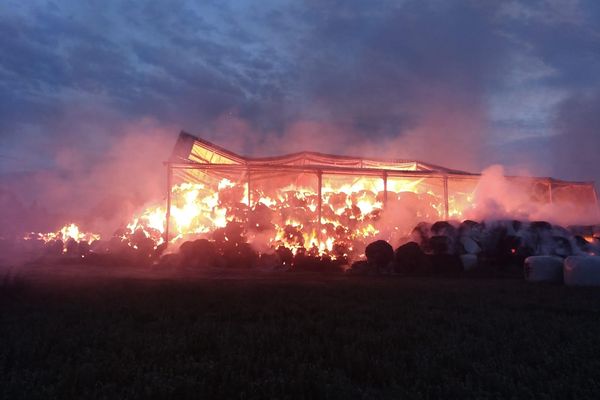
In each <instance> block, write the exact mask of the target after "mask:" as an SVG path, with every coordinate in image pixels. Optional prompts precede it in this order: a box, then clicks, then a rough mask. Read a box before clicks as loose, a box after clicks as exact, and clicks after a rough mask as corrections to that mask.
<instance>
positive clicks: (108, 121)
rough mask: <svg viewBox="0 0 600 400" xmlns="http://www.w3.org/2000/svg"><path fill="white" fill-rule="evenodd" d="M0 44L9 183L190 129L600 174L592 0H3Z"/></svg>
mask: <svg viewBox="0 0 600 400" xmlns="http://www.w3.org/2000/svg"><path fill="white" fill-rule="evenodd" d="M0 48H1V49H2V56H1V57H0V146H1V147H0V148H1V151H0V166H1V171H2V175H3V176H5V177H6V176H11V175H14V174H19V173H23V172H28V173H29V172H32V171H33V172H35V171H39V170H52V171H60V169H61V168H68V167H69V165H70V164H69V163H68V162H67V163H64V162H62V161H61V160H63V161H64V157H63V155H64V152H65V149H68V150H69V151H71V152H76V153H77V154H78V155H79V157H80V158H81V159H83V160H85V161H86V162H89V163H91V164H93V163H94V162H101V161H106V160H107V154H113V153H111V150H110V149H111V148H112V146H115V143H119V140H120V138H121V137H122V136H123V135H126V134H128V133H130V132H131V131H132V130H137V131H139V132H138V133H139V136H138V137H144V136H143V135H145V130H150V131H152V132H154V134H148V136H147V138H148V140H152V139H153V138H154V137H156V136H157V135H158V134H157V133H156V132H160V136H161V137H162V138H164V143H168V146H172V144H174V142H175V140H176V137H177V134H178V132H179V130H181V129H184V130H186V131H189V132H191V133H195V134H199V135H202V136H203V137H205V138H207V139H209V140H213V141H215V142H217V143H218V144H220V145H223V146H225V147H231V148H232V149H233V150H236V151H239V152H241V153H244V154H250V155H266V154H272V153H285V152H292V151H298V150H303V149H307V150H318V151H328V152H333V153H343V154H352V155H361V154H368V155H383V156H386V157H396V158H417V159H422V160H423V161H429V162H432V163H438V164H442V165H447V166H449V167H454V168H463V169H467V170H470V171H479V170H481V169H483V168H485V167H486V166H488V165H490V164H494V163H501V164H505V165H507V166H508V167H509V171H516V172H519V171H528V172H529V173H532V174H536V175H552V176H556V177H559V178H566V179H577V180H588V179H600V163H599V162H598V161H597V159H598V154H599V152H600V135H599V134H598V127H599V125H600V86H599V83H600V3H598V2H596V1H577V0H540V1H522V2H520V1H498V2H496V1H446V0H444V1H435V0H431V1H402V0H396V1H362V0H360V1H357V0H345V1H334V0H318V1H317V0H315V1H271V0H268V1H254V2H250V1H211V0H207V1H155V2H134V1H112V0H111V1H104V0H103V1H79V0H65V1H33V0H32V1H22V0H8V1H4V2H3V4H2V5H1V6H0ZM161 143H162V142H161ZM161 146H162V144H161ZM168 150H170V148H169V149H168ZM109 159H110V158H108V160H109ZM161 161H163V160H161V159H158V160H156V161H155V162H156V164H160V162H161Z"/></svg>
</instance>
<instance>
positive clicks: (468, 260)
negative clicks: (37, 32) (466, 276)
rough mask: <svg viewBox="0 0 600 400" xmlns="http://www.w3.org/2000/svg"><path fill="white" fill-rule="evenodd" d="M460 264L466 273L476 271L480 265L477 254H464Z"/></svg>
mask: <svg viewBox="0 0 600 400" xmlns="http://www.w3.org/2000/svg"><path fill="white" fill-rule="evenodd" d="M460 262H461V264H462V266H463V270H465V271H470V270H472V269H475V268H476V267H477V265H478V259H477V254H462V255H461V256H460Z"/></svg>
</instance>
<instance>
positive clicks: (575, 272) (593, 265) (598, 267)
mask: <svg viewBox="0 0 600 400" xmlns="http://www.w3.org/2000/svg"><path fill="white" fill-rule="evenodd" d="M563 273H564V280H565V284H566V285H568V286H600V257H598V256H571V257H567V259H566V260H565V262H564V268H563Z"/></svg>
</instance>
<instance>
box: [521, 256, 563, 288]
mask: <svg viewBox="0 0 600 400" xmlns="http://www.w3.org/2000/svg"><path fill="white" fill-rule="evenodd" d="M523 270H524V273H525V280H526V281H529V282H562V279H563V259H562V258H560V257H556V256H531V257H527V258H526V259H525V266H524V269H523Z"/></svg>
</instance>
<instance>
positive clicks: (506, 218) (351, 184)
mask: <svg viewBox="0 0 600 400" xmlns="http://www.w3.org/2000/svg"><path fill="white" fill-rule="evenodd" d="M166 166H167V171H168V179H167V183H168V190H167V195H166V197H167V199H166V207H165V206H164V205H163V204H154V205H151V206H149V207H147V208H145V209H144V210H142V211H141V212H139V213H138V214H137V215H135V216H133V217H132V218H131V221H129V223H127V224H124V225H123V227H122V228H120V229H119V230H117V231H116V232H115V233H114V234H113V235H112V237H109V238H108V239H107V238H105V237H103V238H100V236H99V235H95V234H85V233H82V232H80V231H79V228H78V227H77V226H76V225H73V224H72V225H68V226H65V227H64V228H63V229H62V230H60V231H59V232H56V233H53V234H31V235H28V236H27V237H26V238H25V239H27V241H28V242H29V243H30V247H32V246H33V247H32V248H35V247H36V246H34V245H31V243H34V242H36V243H38V246H37V247H40V246H41V247H43V249H44V252H45V254H47V255H52V256H70V257H72V258H76V259H78V260H79V261H81V260H86V261H88V260H89V261H90V262H108V261H107V260H110V262H109V263H114V264H118V263H119V262H124V263H128V264H139V265H147V264H152V263H154V264H161V265H178V266H193V267H227V266H234V267H244V268H253V267H265V268H267V267H268V268H272V267H278V268H284V269H289V268H293V269H296V270H317V271H323V270H341V269H345V268H348V267H347V266H348V265H350V264H352V263H353V262H354V261H357V260H358V262H355V263H354V264H352V266H353V267H352V269H351V270H352V271H353V272H355V273H371V272H373V271H376V272H377V273H392V272H394V273H409V274H412V273H416V274H421V273H457V272H461V271H464V270H472V269H477V267H481V266H489V265H497V266H500V267H501V266H507V265H511V264H513V265H519V266H522V265H523V263H524V260H525V259H526V258H527V257H530V256H554V257H561V259H564V258H565V257H568V256H573V255H575V256H577V255H582V254H587V255H590V254H598V253H600V250H599V249H598V238H597V237H596V236H597V235H598V234H599V232H598V230H596V231H594V230H593V228H590V227H587V228H583V227H579V228H571V229H570V230H569V229H566V228H562V227H561V226H560V225H558V224H556V223H554V224H551V223H549V222H544V221H538V222H535V220H536V219H540V218H536V217H545V216H549V217H552V216H562V217H564V216H565V215H567V214H568V215H570V216H576V215H580V216H581V215H583V216H591V218H592V219H594V218H595V219H597V217H598V215H597V213H598V205H597V199H596V192H595V189H594V186H593V184H592V183H586V182H565V181H558V180H554V179H549V178H525V177H509V178H504V177H502V179H503V181H502V184H503V186H502V187H501V188H502V191H504V192H507V193H508V196H509V197H510V201H506V202H504V203H502V202H500V203H498V201H500V200H501V199H499V198H498V195H497V193H494V196H495V197H493V198H490V196H489V193H487V192H486V191H485V190H484V191H483V193H482V192H481V188H482V187H483V188H488V189H486V190H487V191H489V182H485V180H486V179H487V178H486V177H485V176H482V175H480V174H471V173H467V172H464V171H457V170H451V169H447V168H443V167H440V166H436V165H431V164H426V163H423V162H420V161H407V160H376V159H366V158H358V157H347V156H334V155H327V154H321V153H314V152H303V153H295V154H289V155H285V156H281V157H268V158H245V157H242V156H239V155H237V154H235V153H232V152H230V151H228V150H226V149H223V148H221V147H219V146H216V145H214V144H212V143H209V142H207V141H205V140H202V139H200V138H197V137H194V136H191V135H189V134H187V133H184V132H182V133H181V134H180V136H179V138H178V140H177V143H176V145H175V148H174V150H173V152H172V155H171V157H170V159H169V160H168V162H166ZM482 194H483V196H482ZM485 195H488V197H487V198H486V197H485ZM490 202H492V203H493V207H489V204H490ZM490 210H492V211H490ZM573 210H578V213H579V214H577V213H573ZM499 211H500V212H499ZM594 213H596V214H594ZM470 218H471V219H470ZM544 219H546V218H544ZM548 219H550V218H548ZM572 219H573V220H577V218H576V217H573V218H572ZM484 220H485V222H482V221H484ZM436 221H437V222H436ZM452 221H463V222H462V223H461V222H452ZM477 221H479V222H477ZM491 221H496V222H491ZM530 221H534V222H530ZM553 222H555V221H553ZM594 235H596V236H594ZM39 243H42V245H39ZM360 260H364V261H360ZM540 262H541V261H539V260H538V261H536V262H535V263H533V264H535V265H538V264H539V263H540ZM533 264H532V265H533ZM344 266H345V267H344Z"/></svg>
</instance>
